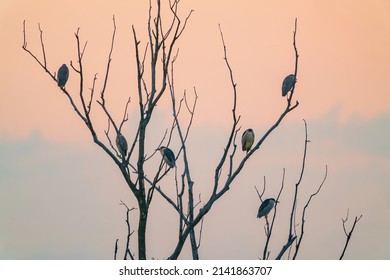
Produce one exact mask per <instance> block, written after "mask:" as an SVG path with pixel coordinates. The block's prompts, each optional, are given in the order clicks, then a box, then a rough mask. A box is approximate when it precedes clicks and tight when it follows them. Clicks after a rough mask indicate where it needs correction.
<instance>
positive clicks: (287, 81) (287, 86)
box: [282, 74, 296, 96]
mask: <svg viewBox="0 0 390 280" xmlns="http://www.w3.org/2000/svg"><path fill="white" fill-rule="evenodd" d="M295 82H296V80H295V76H294V74H290V75H288V76H287V77H286V78H284V80H283V84H282V96H286V95H287V93H288V92H289V91H290V90H292V88H293V86H294V84H295Z"/></svg>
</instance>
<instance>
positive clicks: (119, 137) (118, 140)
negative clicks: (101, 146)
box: [115, 132, 127, 157]
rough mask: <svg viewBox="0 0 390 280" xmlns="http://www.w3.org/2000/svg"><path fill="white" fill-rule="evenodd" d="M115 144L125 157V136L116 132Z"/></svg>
mask: <svg viewBox="0 0 390 280" xmlns="http://www.w3.org/2000/svg"><path fill="white" fill-rule="evenodd" d="M115 144H116V146H117V148H118V150H119V152H120V153H121V155H122V156H123V157H125V156H126V153H127V141H126V138H125V137H124V136H123V135H122V134H121V133H120V132H118V134H117V136H116V141H115Z"/></svg>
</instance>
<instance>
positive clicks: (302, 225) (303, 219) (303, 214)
mask: <svg viewBox="0 0 390 280" xmlns="http://www.w3.org/2000/svg"><path fill="white" fill-rule="evenodd" d="M327 176H328V166H327V165H326V166H325V175H324V178H323V179H322V182H321V184H320V186H319V187H318V189H317V191H316V192H315V193H313V194H311V195H310V197H309V199H308V201H307V202H306V205H305V207H303V212H302V222H301V235H300V236H299V238H298V243H297V245H296V246H295V253H294V256H293V260H295V259H296V257H297V255H298V251H299V248H300V246H301V242H302V239H303V235H304V227H305V214H306V209H307V208H308V207H309V204H310V202H311V200H312V199H313V197H314V196H316V195H317V194H318V193H319V192H320V190H321V188H322V186H323V185H324V183H325V181H326V178H327Z"/></svg>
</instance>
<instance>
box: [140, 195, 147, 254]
mask: <svg viewBox="0 0 390 280" xmlns="http://www.w3.org/2000/svg"><path fill="white" fill-rule="evenodd" d="M138 205H139V209H140V210H139V222H138V258H139V259H140V260H146V223H147V219H148V208H147V206H146V203H145V199H144V198H140V199H139V200H138Z"/></svg>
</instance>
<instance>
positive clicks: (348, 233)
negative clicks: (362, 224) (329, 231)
mask: <svg viewBox="0 0 390 280" xmlns="http://www.w3.org/2000/svg"><path fill="white" fill-rule="evenodd" d="M348 215H349V209H348V210H347V216H346V218H345V219H341V220H342V221H343V230H344V233H345V235H346V237H347V240H346V241H345V245H344V248H343V251H342V253H341V256H340V258H339V260H342V259H343V258H344V254H345V251H346V250H347V247H348V244H349V241H350V240H351V237H352V233H353V231H354V230H355V226H356V224H357V223H358V222H359V221H360V219H361V218H362V217H363V215H360V216H359V218H358V217H357V216H356V217H355V220H354V221H353V224H352V228H351V230H350V231H349V232H347V230H346V228H345V224H346V222H347V221H348Z"/></svg>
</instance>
